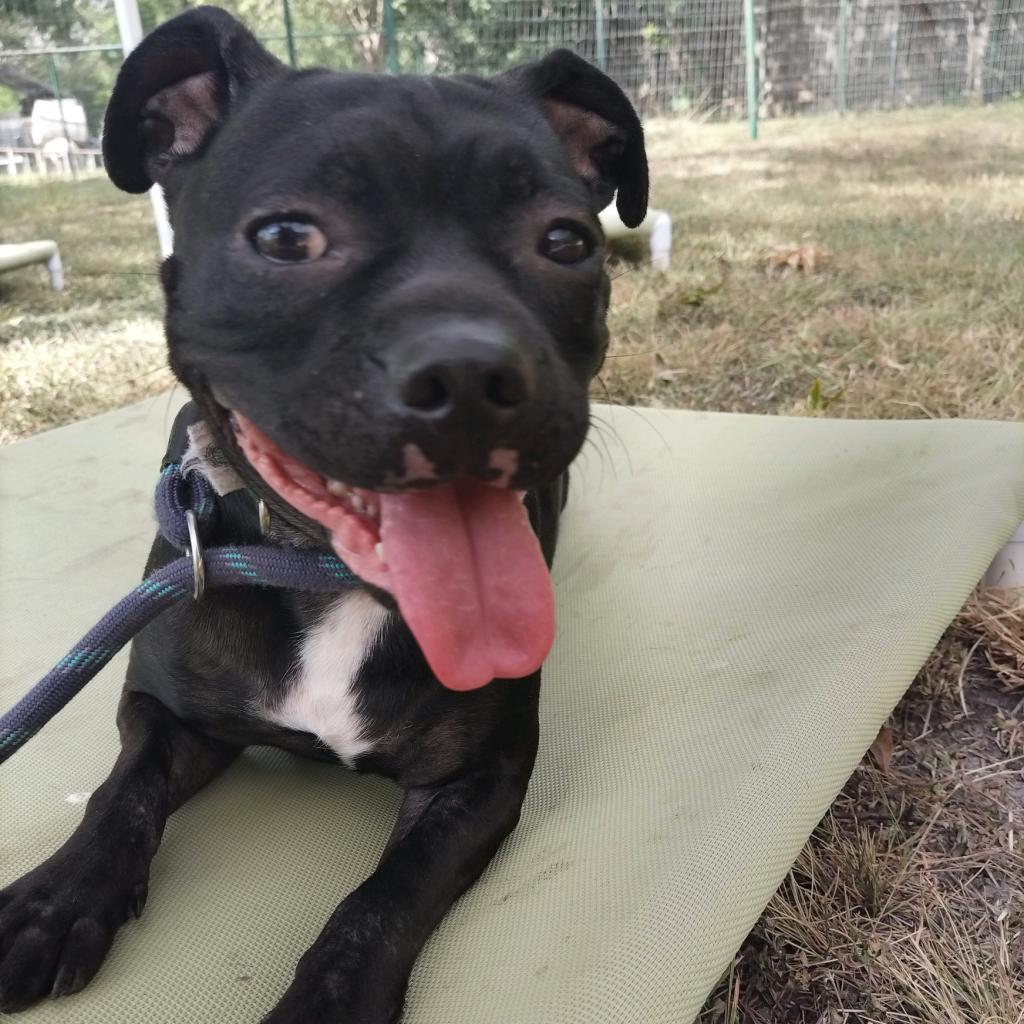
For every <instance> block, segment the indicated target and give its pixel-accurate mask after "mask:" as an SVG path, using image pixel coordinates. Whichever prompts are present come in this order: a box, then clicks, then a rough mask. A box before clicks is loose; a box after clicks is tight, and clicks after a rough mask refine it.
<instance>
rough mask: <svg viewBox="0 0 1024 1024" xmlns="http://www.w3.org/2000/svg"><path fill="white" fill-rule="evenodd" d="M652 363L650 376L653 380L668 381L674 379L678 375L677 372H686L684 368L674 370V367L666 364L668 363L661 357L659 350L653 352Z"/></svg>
mask: <svg viewBox="0 0 1024 1024" xmlns="http://www.w3.org/2000/svg"><path fill="white" fill-rule="evenodd" d="M652 363H653V369H652V371H651V377H652V378H653V379H654V380H659V381H665V382H668V381H672V380H674V379H675V378H676V377H678V376H679V374H681V373H685V372H686V371H685V370H674V369H672V368H671V367H670V366H669V365H668V363H666V362H665V360H664V359H663V358H662V355H661V353H660V352H655V353H654V358H653V360H652Z"/></svg>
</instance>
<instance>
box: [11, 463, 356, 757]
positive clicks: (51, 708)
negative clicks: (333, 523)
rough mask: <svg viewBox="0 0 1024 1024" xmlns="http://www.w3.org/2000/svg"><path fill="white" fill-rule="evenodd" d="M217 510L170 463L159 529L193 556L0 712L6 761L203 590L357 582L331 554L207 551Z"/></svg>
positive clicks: (132, 597) (161, 492) (134, 597)
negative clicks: (139, 638) (138, 639)
mask: <svg viewBox="0 0 1024 1024" xmlns="http://www.w3.org/2000/svg"><path fill="white" fill-rule="evenodd" d="M215 510H216V496H215V495H214V492H213V488H212V487H211V486H210V484H209V481H207V480H206V478H205V477H203V476H202V475H201V474H199V473H190V474H189V475H188V476H187V477H186V476H184V475H183V474H182V473H181V467H180V466H179V465H178V464H177V463H171V464H170V465H168V466H166V467H165V468H164V471H163V472H162V473H161V475H160V482H159V484H158V485H157V491H156V511H157V521H158V523H159V525H160V532H161V533H162V534H163V535H164V537H165V538H166V539H167V541H168V542H169V543H170V544H172V545H174V547H176V548H177V549H178V550H181V551H186V552H187V554H186V555H185V556H184V557H182V558H178V559H176V560H175V561H173V562H170V563H169V564H167V565H165V566H163V568H161V569H158V570H157V571H156V572H154V573H153V574H152V575H150V576H147V577H146V579H144V580H143V581H142V582H141V583H140V584H139V585H138V586H137V587H136V588H135V589H134V590H133V591H132V592H131V593H130V594H128V595H127V596H126V597H124V598H122V600H120V601H119V602H118V603H117V604H116V605H114V607H113V608H111V609H110V611H109V612H107V614H106V615H104V616H103V618H102V619H100V621H99V622H97V623H96V625H95V626H93V628H92V629H90V630H89V632H88V633H86V634H85V636H84V637H82V639H81V640H80V641H79V642H78V643H77V644H75V646H74V647H73V648H72V649H71V650H70V651H69V652H68V653H67V654H66V655H65V656H64V657H63V658H61V659H60V661H58V662H57V664H56V665H54V666H53V668H52V669H50V671H49V672H47V673H46V675H45V676H43V678H42V679H40V680H39V682H38V683H36V685H35V686H33V687H32V689H31V690H29V692H28V693H27V694H25V696H24V697H22V699H21V700H20V701H18V703H17V704H15V705H14V707H13V708H11V709H10V711H8V712H6V714H4V715H3V716H0V764H3V762H4V761H6V760H7V759H8V758H9V757H10V756H11V755H12V754H13V753H14V752H15V751H16V750H18V749H19V748H20V747H22V746H23V745H24V744H25V743H26V742H28V740H30V739H31V738H32V737H33V736H34V735H35V734H36V733H37V732H38V731H39V730H40V729H41V728H42V727H43V726H44V725H45V724H46V723H47V722H48V721H49V720H50V719H51V718H53V716H54V715H55V714H57V712H58V711H60V709H61V708H62V707H64V705H65V704H67V703H68V701H70V700H71V698H72V697H74V696H75V694H77V693H78V692H79V690H81V689H82V687H83V686H85V684H86V683H87V682H89V680H90V679H92V678H93V677H94V676H95V675H96V674H97V673H98V672H99V671H100V669H102V668H103V666H104V665H106V664H107V662H109V661H110V659H111V658H113V657H114V655H115V654H117V652H118V651H119V650H121V648H122V647H124V645H125V644H126V643H128V641H129V640H131V638H132V637H133V636H135V634H136V633H138V632H139V631H140V630H141V629H142V628H143V627H144V626H146V625H147V624H148V623H150V622H152V621H153V619H155V618H156V617H157V616H158V615H160V614H161V612H164V611H166V610H167V609H168V608H170V607H171V605H172V604H175V603H176V602H177V601H180V600H182V599H184V598H186V597H195V598H199V597H201V596H202V593H203V589H204V587H227V586H258V587H283V588H287V589H289V590H305V591H316V592H319V593H332V592H335V591H339V590H345V589H346V588H348V587H351V586H353V585H354V584H355V583H356V582H357V578H356V576H355V575H353V573H352V571H351V570H350V569H349V568H348V566H346V565H345V563H344V562H342V561H341V560H340V559H339V558H336V557H335V556H334V555H332V554H330V553H328V552H308V551H297V550H294V549H291V548H282V547H276V546H274V545H271V544H251V545H244V546H235V545H225V546H223V547H215V548H209V549H207V550H205V551H204V550H202V549H201V548H200V542H199V537H200V533H201V531H202V530H203V529H204V528H206V527H208V526H209V524H210V522H211V521H212V518H213V516H214V514H215Z"/></svg>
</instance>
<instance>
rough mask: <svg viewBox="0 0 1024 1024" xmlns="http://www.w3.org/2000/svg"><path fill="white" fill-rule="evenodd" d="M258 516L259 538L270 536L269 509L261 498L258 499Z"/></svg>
mask: <svg viewBox="0 0 1024 1024" xmlns="http://www.w3.org/2000/svg"><path fill="white" fill-rule="evenodd" d="M259 516H260V536H261V537H268V536H269V535H270V509H269V508H267V503H266V502H265V501H264V500H263V499H262V498H260V504H259Z"/></svg>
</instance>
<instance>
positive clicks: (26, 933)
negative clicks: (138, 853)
mask: <svg viewBox="0 0 1024 1024" xmlns="http://www.w3.org/2000/svg"><path fill="white" fill-rule="evenodd" d="M145 902H146V882H145V880H142V881H135V882H133V881H131V880H130V879H127V878H125V877H123V876H121V875H119V872H118V871H117V869H116V868H115V867H114V866H113V865H111V864H108V863H104V864H97V863H96V862H95V859H94V858H91V857H90V856H89V855H88V854H85V855H83V854H82V853H81V852H80V851H77V850H67V849H65V850H62V851H60V852H58V853H57V854H56V855H54V856H53V857H51V858H50V859H49V860H48V861H45V862H44V863H43V864H40V865H39V867H37V868H36V869H35V870H34V871H30V872H29V873H28V874H27V875H24V876H23V877H21V878H19V879H18V880H17V881H16V882H13V883H12V884H11V885H9V886H8V887H7V888H6V889H3V890H0V1013H16V1012H18V1011H19V1010H24V1009H26V1008H27V1007H29V1006H31V1005H32V1004H33V1003H35V1002H36V1001H37V1000H39V999H42V998H43V997H44V996H48V995H53V996H62V995H70V994H71V993H72V992H78V991H79V990H80V989H82V988H84V987H85V986H86V985H87V984H88V983H89V982H90V981H91V980H92V978H93V976H94V975H95V974H96V972H97V971H98V970H99V968H100V964H101V963H102V962H103V958H104V957H105V956H106V955H107V951H108V950H109V949H110V945H111V943H112V942H113V941H114V934H115V933H116V932H117V929H118V928H119V927H120V926H121V925H122V924H123V923H124V921H125V920H127V918H128V917H129V916H130V915H132V914H134V915H135V916H136V917H138V916H139V914H141V913H142V908H143V906H144V905H145Z"/></svg>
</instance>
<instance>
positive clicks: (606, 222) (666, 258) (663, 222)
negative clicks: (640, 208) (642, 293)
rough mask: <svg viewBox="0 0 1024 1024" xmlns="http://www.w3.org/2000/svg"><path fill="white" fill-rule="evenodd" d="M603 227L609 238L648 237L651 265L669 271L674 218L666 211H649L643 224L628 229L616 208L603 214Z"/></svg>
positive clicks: (606, 210)
mask: <svg viewBox="0 0 1024 1024" xmlns="http://www.w3.org/2000/svg"><path fill="white" fill-rule="evenodd" d="M601 227H602V228H604V233H605V235H606V236H607V237H608V238H613V239H614V238H628V237H630V236H631V235H641V236H644V235H645V236H646V237H647V239H648V245H649V246H650V249H651V265H652V266H653V267H655V268H656V269H657V270H668V265H669V263H670V262H671V260H672V218H671V217H670V216H669V215H668V214H667V213H666V212H665V211H664V210H648V211H647V216H646V217H644V219H643V221H642V223H640V224H638V225H637V226H636V227H635V228H627V227H626V225H625V224H623V223H622V221H621V220H620V219H619V215H618V214H617V213H616V212H615V207H614V206H609V207H607V208H606V209H605V210H603V211H602V213H601Z"/></svg>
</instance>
